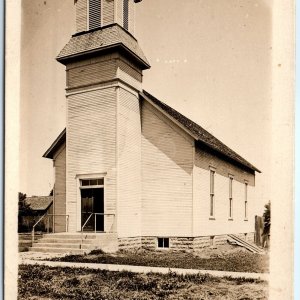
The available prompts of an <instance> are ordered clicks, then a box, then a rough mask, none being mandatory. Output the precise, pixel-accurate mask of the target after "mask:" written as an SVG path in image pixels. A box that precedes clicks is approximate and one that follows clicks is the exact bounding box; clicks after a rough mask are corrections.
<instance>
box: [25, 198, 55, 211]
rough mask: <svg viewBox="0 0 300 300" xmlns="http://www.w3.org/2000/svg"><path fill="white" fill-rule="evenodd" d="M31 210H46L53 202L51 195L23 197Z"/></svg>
mask: <svg viewBox="0 0 300 300" xmlns="http://www.w3.org/2000/svg"><path fill="white" fill-rule="evenodd" d="M25 202H26V204H28V205H29V206H30V208H31V209H32V210H39V211H40V210H47V209H48V208H49V207H50V205H51V204H52V202H53V196H33V197H27V198H26V199H25Z"/></svg>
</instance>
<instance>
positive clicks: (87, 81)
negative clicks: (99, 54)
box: [67, 59, 117, 88]
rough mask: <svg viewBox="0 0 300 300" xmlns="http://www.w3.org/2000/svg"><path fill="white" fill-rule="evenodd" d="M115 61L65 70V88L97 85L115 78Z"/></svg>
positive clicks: (91, 63)
mask: <svg viewBox="0 0 300 300" xmlns="http://www.w3.org/2000/svg"><path fill="white" fill-rule="evenodd" d="M116 73H117V64H116V60H114V59H111V60H107V61H101V62H95V63H93V62H92V61H90V63H89V64H85V65H81V66H78V67H75V68H72V69H69V70H67V88H76V87H80V86H85V85H91V84H97V83H100V82H103V81H107V80H111V79H113V78H116Z"/></svg>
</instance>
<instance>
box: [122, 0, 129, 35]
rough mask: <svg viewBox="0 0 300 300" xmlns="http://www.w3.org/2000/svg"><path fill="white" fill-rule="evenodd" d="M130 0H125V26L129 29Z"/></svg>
mask: <svg viewBox="0 0 300 300" xmlns="http://www.w3.org/2000/svg"><path fill="white" fill-rule="evenodd" d="M128 14H129V0H123V27H124V28H125V29H126V30H128V22H129V21H128Z"/></svg>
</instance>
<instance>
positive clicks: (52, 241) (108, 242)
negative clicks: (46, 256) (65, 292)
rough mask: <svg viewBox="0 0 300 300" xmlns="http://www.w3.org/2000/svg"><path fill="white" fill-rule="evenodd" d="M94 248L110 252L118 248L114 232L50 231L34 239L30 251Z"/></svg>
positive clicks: (65, 251) (70, 251)
mask: <svg viewBox="0 0 300 300" xmlns="http://www.w3.org/2000/svg"><path fill="white" fill-rule="evenodd" d="M95 249H101V250H103V251H104V252H108V253H112V252H116V251H117V250H118V239H117V234H116V233H96V234H95V233H83V234H81V233H52V234H45V235H44V236H43V238H41V239H40V240H38V241H35V242H34V244H33V245H32V247H30V249H29V251H30V252H43V253H63V254H85V253H88V252H90V251H92V250H95Z"/></svg>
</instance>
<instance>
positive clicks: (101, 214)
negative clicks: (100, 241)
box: [81, 213, 115, 234]
mask: <svg viewBox="0 0 300 300" xmlns="http://www.w3.org/2000/svg"><path fill="white" fill-rule="evenodd" d="M93 215H95V233H96V231H97V230H96V229H97V228H96V221H97V216H98V215H99V216H114V217H115V214H104V213H91V214H90V215H89V217H88V218H87V219H86V221H85V223H84V224H83V226H82V227H81V234H83V229H84V227H85V226H86V224H87V223H88V221H89V220H90V218H91V217H92V216H93ZM112 226H113V225H112Z"/></svg>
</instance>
